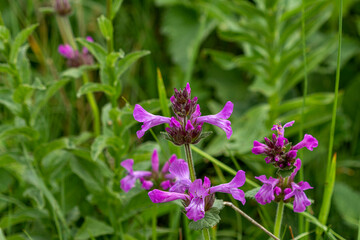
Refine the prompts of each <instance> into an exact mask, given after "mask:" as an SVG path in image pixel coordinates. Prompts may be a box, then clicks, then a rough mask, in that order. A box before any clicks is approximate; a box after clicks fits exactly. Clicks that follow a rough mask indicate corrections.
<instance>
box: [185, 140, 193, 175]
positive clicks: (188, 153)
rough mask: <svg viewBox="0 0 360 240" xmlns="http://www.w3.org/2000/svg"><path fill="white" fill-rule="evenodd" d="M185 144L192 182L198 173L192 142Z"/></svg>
mask: <svg viewBox="0 0 360 240" xmlns="http://www.w3.org/2000/svg"><path fill="white" fill-rule="evenodd" d="M184 146H185V155H186V161H187V163H188V165H189V172H190V179H191V182H194V181H195V179H196V174H195V168H194V161H193V157H192V153H191V149H190V144H184Z"/></svg>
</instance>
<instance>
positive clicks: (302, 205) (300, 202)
mask: <svg viewBox="0 0 360 240" xmlns="http://www.w3.org/2000/svg"><path fill="white" fill-rule="evenodd" d="M312 188H313V187H311V186H310V184H309V183H308V182H299V183H298V184H296V183H294V182H292V183H291V190H292V191H290V192H289V193H287V194H286V195H285V197H284V200H287V199H289V198H292V197H293V198H294V212H303V211H305V210H306V207H307V206H310V205H311V202H310V200H309V199H308V198H307V197H306V195H305V193H304V191H305V190H307V189H312Z"/></svg>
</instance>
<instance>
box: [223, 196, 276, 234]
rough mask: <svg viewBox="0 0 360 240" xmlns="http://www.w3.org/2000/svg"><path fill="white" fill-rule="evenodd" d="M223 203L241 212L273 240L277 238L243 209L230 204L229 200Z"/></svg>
mask: <svg viewBox="0 0 360 240" xmlns="http://www.w3.org/2000/svg"><path fill="white" fill-rule="evenodd" d="M224 205H225V206H228V207H231V208H232V209H234V210H235V211H236V212H237V213H239V214H241V215H242V216H243V217H244V218H246V219H247V220H249V221H250V222H251V223H252V224H254V225H255V226H257V227H258V228H260V229H261V230H262V231H263V232H265V233H266V234H267V235H269V236H270V237H272V238H273V239H275V240H279V238H278V237H276V236H275V235H274V234H272V233H271V232H270V231H268V230H267V229H266V228H264V227H263V226H262V225H261V224H260V223H258V222H257V221H255V220H254V219H252V218H251V217H250V216H249V215H247V214H246V213H244V212H243V211H241V210H240V209H239V208H237V207H236V206H235V205H234V204H232V203H231V202H225V201H224Z"/></svg>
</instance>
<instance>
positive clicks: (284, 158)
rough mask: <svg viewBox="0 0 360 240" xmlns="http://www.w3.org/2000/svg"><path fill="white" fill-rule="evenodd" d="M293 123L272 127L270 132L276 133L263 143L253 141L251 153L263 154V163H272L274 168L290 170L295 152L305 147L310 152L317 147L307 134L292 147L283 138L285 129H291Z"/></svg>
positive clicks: (311, 137) (315, 141)
mask: <svg viewBox="0 0 360 240" xmlns="http://www.w3.org/2000/svg"><path fill="white" fill-rule="evenodd" d="M294 122H295V121H291V122H288V123H286V124H285V125H284V126H282V125H281V124H276V125H273V127H272V128H271V130H273V131H277V134H278V135H276V134H275V133H273V134H272V137H271V139H269V138H267V137H265V138H264V140H265V143H260V142H258V141H256V140H255V141H254V147H253V148H252V150H251V151H252V153H254V154H256V155H258V154H264V155H266V157H265V162H266V163H272V164H274V166H275V167H277V168H280V169H285V170H291V169H292V168H293V167H294V163H295V159H296V155H297V151H298V150H299V149H301V148H304V147H306V148H307V149H309V150H310V151H312V150H313V148H315V147H317V146H318V141H317V140H316V138H314V137H313V136H311V135H309V134H305V136H304V139H303V140H302V141H301V142H299V143H298V144H296V145H295V146H292V145H291V143H290V142H289V140H288V139H287V138H285V137H284V134H285V130H284V129H285V128H287V127H291V126H292V125H293V124H294Z"/></svg>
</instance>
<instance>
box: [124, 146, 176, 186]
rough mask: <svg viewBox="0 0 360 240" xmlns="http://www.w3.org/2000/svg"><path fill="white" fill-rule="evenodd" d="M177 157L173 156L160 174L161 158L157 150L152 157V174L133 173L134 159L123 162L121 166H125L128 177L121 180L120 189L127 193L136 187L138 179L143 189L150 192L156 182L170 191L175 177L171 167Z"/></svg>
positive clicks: (146, 172)
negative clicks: (170, 170) (170, 169)
mask: <svg viewBox="0 0 360 240" xmlns="http://www.w3.org/2000/svg"><path fill="white" fill-rule="evenodd" d="M176 159H177V158H176V155H175V154H174V155H173V156H171V158H170V159H169V161H167V162H166V163H165V164H164V166H163V168H162V169H161V172H159V156H158V152H157V150H156V149H154V151H153V154H152V157H151V166H152V172H150V171H133V168H132V166H133V165H134V160H133V159H127V160H125V161H123V162H121V166H123V167H124V168H125V169H126V170H127V172H128V175H127V176H126V177H124V178H123V179H121V181H120V184H121V185H120V187H121V189H123V190H124V191H125V192H128V191H129V190H130V189H131V188H133V187H134V186H135V182H136V180H137V179H139V181H140V183H141V187H142V188H144V189H146V190H149V189H150V188H152V187H153V185H154V183H153V181H154V182H158V180H160V181H161V183H160V186H161V187H162V188H163V189H165V190H166V189H168V188H170V187H172V186H173V184H174V183H173V179H174V176H173V175H172V174H171V173H169V172H168V171H169V165H170V164H171V163H172V162H174V161H176Z"/></svg>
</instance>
